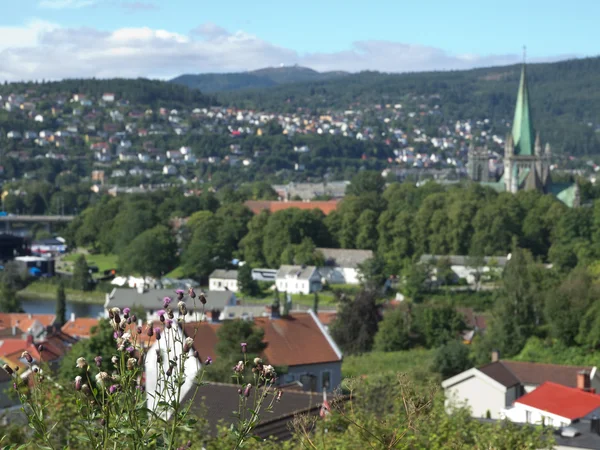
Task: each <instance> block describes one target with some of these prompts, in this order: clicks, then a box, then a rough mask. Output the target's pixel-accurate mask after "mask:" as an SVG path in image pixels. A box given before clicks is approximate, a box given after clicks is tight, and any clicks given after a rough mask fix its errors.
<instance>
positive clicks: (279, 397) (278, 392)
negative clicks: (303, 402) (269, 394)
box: [275, 389, 283, 402]
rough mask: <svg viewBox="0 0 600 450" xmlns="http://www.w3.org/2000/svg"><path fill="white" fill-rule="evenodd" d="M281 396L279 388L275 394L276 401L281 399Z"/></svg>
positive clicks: (281, 392)
mask: <svg viewBox="0 0 600 450" xmlns="http://www.w3.org/2000/svg"><path fill="white" fill-rule="evenodd" d="M282 396H283V391H282V390H281V389H279V390H278V391H277V396H276V397H275V401H277V402H279V401H281V397H282Z"/></svg>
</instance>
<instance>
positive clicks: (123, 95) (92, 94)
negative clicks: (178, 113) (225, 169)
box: [0, 78, 217, 107]
mask: <svg viewBox="0 0 600 450" xmlns="http://www.w3.org/2000/svg"><path fill="white" fill-rule="evenodd" d="M27 91H30V92H33V93H35V96H37V97H39V98H43V97H45V96H55V95H65V96H68V97H69V98H70V96H71V95H73V94H84V95H85V96H86V97H87V98H95V99H99V98H101V97H102V95H103V94H104V93H109V92H110V93H113V94H115V98H116V100H127V101H128V102H129V104H131V105H135V106H138V107H142V106H149V107H156V106H165V107H169V106H170V107H176V106H179V105H186V106H188V107H204V106H210V105H215V104H217V102H216V100H215V98H214V97H212V96H208V95H205V94H203V93H202V92H201V91H199V90H196V89H189V88H186V87H183V86H177V85H174V84H170V83H166V82H164V81H156V80H148V79H145V78H138V79H125V78H112V79H102V80H98V79H68V80H62V81H51V82H41V83H10V84H4V85H0V95H1V96H3V97H4V96H6V95H10V94H13V93H23V92H27Z"/></svg>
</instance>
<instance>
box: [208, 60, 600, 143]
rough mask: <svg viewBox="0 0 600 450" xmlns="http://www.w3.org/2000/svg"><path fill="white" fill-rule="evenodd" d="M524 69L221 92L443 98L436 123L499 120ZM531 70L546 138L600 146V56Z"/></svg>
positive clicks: (305, 100)
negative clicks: (599, 131) (599, 136)
mask: <svg viewBox="0 0 600 450" xmlns="http://www.w3.org/2000/svg"><path fill="white" fill-rule="evenodd" d="M520 69H521V67H520V65H513V66H505V67H491V68H484V69H475V70H468V71H450V72H423V73H408V74H386V73H379V72H362V73H358V74H352V75H348V76H345V77H343V79H339V78H338V79H330V80H318V81H310V82H302V83H290V84H283V85H279V86H274V87H270V88H268V89H267V90H265V89H252V90H244V91H237V92H227V93H225V92H222V93H220V94H219V95H218V99H219V101H220V102H221V103H222V104H225V105H235V106H236V107H240V108H256V109H262V110H269V111H282V112H291V111H295V110H297V108H299V107H302V108H310V109H313V110H317V111H326V110H331V109H352V108H353V109H361V108H363V107H366V106H367V107H368V106H373V105H376V104H397V103H400V104H403V105H404V107H405V108H418V107H420V105H425V107H426V108H427V109H429V108H432V107H434V106H435V105H439V111H440V112H441V115H440V116H439V118H438V119H437V122H438V123H446V124H451V123H453V122H454V121H456V120H465V119H473V120H478V119H484V118H487V119H490V120H491V121H493V122H496V123H498V122H502V121H510V120H512V114H513V108H514V102H515V98H516V94H517V87H518V80H519V74H520ZM527 73H528V81H529V88H530V95H531V104H532V108H533V114H534V120H535V124H536V127H537V128H538V129H539V130H540V132H541V133H542V135H543V137H544V140H550V141H552V142H554V143H556V146H558V147H560V150H563V151H565V152H568V153H572V154H590V153H600V140H599V138H598V133H597V132H596V131H597V130H598V129H600V57H595V58H585V59H577V60H569V61H562V62H557V63H545V64H530V65H528V69H527ZM405 110H407V111H408V109H405ZM410 110H413V109H410ZM414 110H416V109H414Z"/></svg>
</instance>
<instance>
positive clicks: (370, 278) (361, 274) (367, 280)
mask: <svg viewBox="0 0 600 450" xmlns="http://www.w3.org/2000/svg"><path fill="white" fill-rule="evenodd" d="M357 269H358V279H359V280H360V283H361V284H362V285H363V286H364V287H365V289H381V288H382V287H383V285H384V283H385V280H386V278H387V277H386V274H385V262H384V261H383V259H381V258H380V257H379V256H377V255H375V256H374V257H373V258H369V259H367V260H366V261H363V262H362V263H360V264H359V265H358V267H357Z"/></svg>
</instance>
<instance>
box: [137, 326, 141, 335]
mask: <svg viewBox="0 0 600 450" xmlns="http://www.w3.org/2000/svg"><path fill="white" fill-rule="evenodd" d="M136 331H137V334H142V327H140V326H138V327H137V328H136Z"/></svg>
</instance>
